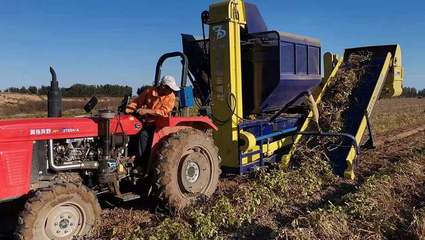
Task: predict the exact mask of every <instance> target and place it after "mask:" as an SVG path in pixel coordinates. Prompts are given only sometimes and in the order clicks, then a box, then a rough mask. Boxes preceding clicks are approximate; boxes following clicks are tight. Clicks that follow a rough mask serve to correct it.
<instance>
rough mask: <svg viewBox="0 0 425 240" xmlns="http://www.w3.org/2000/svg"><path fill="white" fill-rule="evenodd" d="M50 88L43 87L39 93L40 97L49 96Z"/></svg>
mask: <svg viewBox="0 0 425 240" xmlns="http://www.w3.org/2000/svg"><path fill="white" fill-rule="evenodd" d="M49 88H50V87H48V86H41V87H40V88H39V89H38V91H37V92H38V95H47V94H48V93H49Z"/></svg>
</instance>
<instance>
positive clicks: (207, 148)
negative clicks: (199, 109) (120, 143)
mask: <svg viewBox="0 0 425 240" xmlns="http://www.w3.org/2000/svg"><path fill="white" fill-rule="evenodd" d="M220 161H221V159H220V157H219V154H218V148H217V147H216V146H215V144H214V140H213V139H212V138H211V137H210V136H208V135H207V134H206V133H204V132H202V131H200V130H197V129H192V128H188V129H183V130H180V131H178V132H177V133H174V134H172V135H170V136H169V137H168V138H167V139H166V140H164V142H163V143H162V144H161V145H160V147H159V148H158V151H157V154H156V155H155V173H154V175H155V176H154V178H155V180H156V187H157V190H158V192H157V194H158V196H159V198H160V199H161V200H163V201H164V202H165V203H166V204H167V205H168V206H169V207H170V208H171V209H173V210H180V209H182V208H184V207H186V206H188V205H189V204H190V203H191V202H192V201H193V200H195V199H196V197H198V196H201V195H203V196H206V197H210V196H211V195H212V194H213V193H214V192H215V190H216V189H217V184H218V179H219V176H220V174H221V170H220Z"/></svg>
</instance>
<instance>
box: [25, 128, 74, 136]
mask: <svg viewBox="0 0 425 240" xmlns="http://www.w3.org/2000/svg"><path fill="white" fill-rule="evenodd" d="M78 132H80V129H78V128H62V129H50V128H40V129H30V135H31V136H41V135H49V134H58V133H78Z"/></svg>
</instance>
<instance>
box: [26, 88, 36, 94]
mask: <svg viewBox="0 0 425 240" xmlns="http://www.w3.org/2000/svg"><path fill="white" fill-rule="evenodd" d="M28 92H30V93H31V94H37V93H38V89H37V87H36V86H29V87H28Z"/></svg>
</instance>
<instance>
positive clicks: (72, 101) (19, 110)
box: [0, 93, 121, 119]
mask: <svg viewBox="0 0 425 240" xmlns="http://www.w3.org/2000/svg"><path fill="white" fill-rule="evenodd" d="M88 101H89V98H64V99H63V109H64V111H63V112H64V116H75V115H81V114H85V113H84V110H83V107H84V105H85V104H86V102H88ZM120 102H121V99H119V98H106V97H102V98H99V104H98V105H97V106H96V108H97V109H101V108H109V109H111V108H112V109H116V108H117V107H118V105H119V104H120ZM46 115H47V98H46V97H44V96H36V95H29V94H17V93H1V94H0V118H3V119H5V118H28V117H46Z"/></svg>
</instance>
